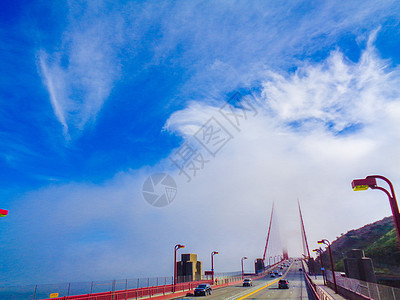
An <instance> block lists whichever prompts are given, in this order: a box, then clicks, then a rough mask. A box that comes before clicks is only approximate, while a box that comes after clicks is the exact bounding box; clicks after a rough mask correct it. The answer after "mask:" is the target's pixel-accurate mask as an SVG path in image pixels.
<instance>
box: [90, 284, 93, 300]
mask: <svg viewBox="0 0 400 300" xmlns="http://www.w3.org/2000/svg"><path fill="white" fill-rule="evenodd" d="M92 293H93V281H92V283H91V284H90V294H89V300H92Z"/></svg>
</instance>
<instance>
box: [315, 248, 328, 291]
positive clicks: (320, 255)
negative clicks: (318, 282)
mask: <svg viewBox="0 0 400 300" xmlns="http://www.w3.org/2000/svg"><path fill="white" fill-rule="evenodd" d="M313 251H314V252H317V253H318V254H319V260H320V261H321V269H322V278H323V280H324V285H326V281H325V268H324V262H323V261H322V252H323V250H322V248H321V247H320V248H319V249H314V250H313Z"/></svg>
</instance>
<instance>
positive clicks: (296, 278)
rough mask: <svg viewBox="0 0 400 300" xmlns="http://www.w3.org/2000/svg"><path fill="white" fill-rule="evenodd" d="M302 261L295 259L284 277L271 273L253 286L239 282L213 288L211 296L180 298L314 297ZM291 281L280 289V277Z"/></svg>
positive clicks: (230, 299)
mask: <svg viewBox="0 0 400 300" xmlns="http://www.w3.org/2000/svg"><path fill="white" fill-rule="evenodd" d="M300 268H302V265H301V262H300V261H294V262H293V263H292V265H291V266H290V267H289V268H285V269H284V270H279V271H281V272H282V271H283V272H284V274H283V276H282V277H275V278H271V277H270V276H269V275H268V276H265V277H263V278H260V279H258V280H254V281H253V286H252V287H243V286H242V284H241V283H240V284H237V285H234V286H230V287H224V288H220V289H215V290H213V293H212V295H211V296H207V297H204V296H203V297H193V296H191V297H183V298H179V299H199V298H201V299H205V300H206V299H207V300H211V299H225V300H242V299H249V300H250V299H292V298H296V299H312V298H309V297H308V294H307V289H306V282H305V279H304V275H303V272H301V271H299V269H300ZM283 278H284V279H287V280H288V281H289V289H279V288H278V282H279V280H280V279H283Z"/></svg>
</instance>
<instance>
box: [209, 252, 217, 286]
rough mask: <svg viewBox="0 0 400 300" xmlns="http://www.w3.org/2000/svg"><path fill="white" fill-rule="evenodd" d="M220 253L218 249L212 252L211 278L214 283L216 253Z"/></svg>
mask: <svg viewBox="0 0 400 300" xmlns="http://www.w3.org/2000/svg"><path fill="white" fill-rule="evenodd" d="M216 254H219V253H218V251H213V252H211V272H212V275H211V279H212V283H213V284H214V255H216Z"/></svg>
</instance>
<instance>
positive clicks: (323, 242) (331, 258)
mask: <svg viewBox="0 0 400 300" xmlns="http://www.w3.org/2000/svg"><path fill="white" fill-rule="evenodd" d="M317 243H318V244H325V245H327V246H328V251H329V258H330V261H331V269H332V276H333V284H334V285H335V293H336V294H337V293H338V291H337V284H336V275H335V266H334V264H333V256H332V250H331V243H330V242H329V241H328V240H327V239H323V240H320V241H318V242H317Z"/></svg>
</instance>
